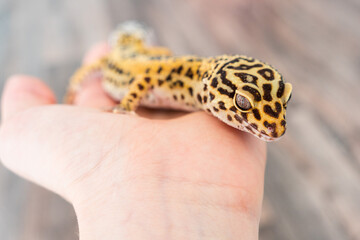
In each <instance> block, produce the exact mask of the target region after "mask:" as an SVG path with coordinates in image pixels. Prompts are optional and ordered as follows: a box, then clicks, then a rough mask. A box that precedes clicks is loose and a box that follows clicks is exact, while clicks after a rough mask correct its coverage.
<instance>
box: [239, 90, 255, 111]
mask: <svg viewBox="0 0 360 240" xmlns="http://www.w3.org/2000/svg"><path fill="white" fill-rule="evenodd" d="M235 103H236V104H235V105H236V107H237V108H238V109H239V110H240V111H243V112H247V111H249V110H250V109H251V108H252V105H251V103H250V101H249V99H247V98H246V97H245V96H243V95H240V94H239V93H237V94H236V97H235Z"/></svg>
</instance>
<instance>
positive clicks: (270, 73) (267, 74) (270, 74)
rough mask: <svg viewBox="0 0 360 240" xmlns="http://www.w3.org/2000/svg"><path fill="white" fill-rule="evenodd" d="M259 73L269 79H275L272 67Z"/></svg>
mask: <svg viewBox="0 0 360 240" xmlns="http://www.w3.org/2000/svg"><path fill="white" fill-rule="evenodd" d="M258 73H259V74H260V75H261V76H262V77H263V78H265V79H266V80H268V81H272V80H274V72H273V70H271V69H270V68H264V69H261V70H259V71H258Z"/></svg>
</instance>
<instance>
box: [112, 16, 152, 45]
mask: <svg viewBox="0 0 360 240" xmlns="http://www.w3.org/2000/svg"><path fill="white" fill-rule="evenodd" d="M155 40H156V39H155V34H154V31H153V29H152V28H150V27H148V26H147V25H146V24H144V23H142V22H139V21H135V20H130V21H126V22H123V23H121V24H119V25H118V26H117V28H116V29H115V30H114V31H113V32H112V33H111V34H110V37H109V45H110V46H112V47H116V46H119V45H131V44H136V42H138V41H141V42H143V43H145V44H146V45H154V44H155V43H156V41H155Z"/></svg>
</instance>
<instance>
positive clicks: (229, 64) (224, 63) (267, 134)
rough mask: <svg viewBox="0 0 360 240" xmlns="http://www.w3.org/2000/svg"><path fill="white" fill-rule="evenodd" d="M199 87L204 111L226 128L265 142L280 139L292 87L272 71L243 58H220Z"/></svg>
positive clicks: (251, 59) (284, 127)
mask: <svg viewBox="0 0 360 240" xmlns="http://www.w3.org/2000/svg"><path fill="white" fill-rule="evenodd" d="M203 83H204V84H205V85H207V87H206V89H207V91H206V94H208V99H209V101H208V102H207V104H206V108H207V109H208V111H209V112H211V113H212V114H213V115H214V116H216V117H218V118H219V119H220V120H222V121H223V122H225V123H226V124H228V125H230V126H232V127H234V128H237V129H240V130H243V131H246V132H249V133H251V134H253V135H254V136H256V137H258V138H260V139H262V140H265V141H274V140H277V139H279V138H280V137H281V136H282V135H284V133H285V130H286V120H285V115H286V107H287V104H288V102H289V100H290V98H291V92H292V85H291V84H290V83H285V82H284V81H283V78H282V76H281V75H280V73H279V72H278V71H277V70H275V69H274V68H273V67H271V66H269V65H267V64H265V63H263V62H261V61H259V60H256V59H253V58H248V57H245V56H222V57H219V58H218V59H216V60H215V63H214V68H213V70H212V72H211V74H209V76H208V77H207V78H204V79H203Z"/></svg>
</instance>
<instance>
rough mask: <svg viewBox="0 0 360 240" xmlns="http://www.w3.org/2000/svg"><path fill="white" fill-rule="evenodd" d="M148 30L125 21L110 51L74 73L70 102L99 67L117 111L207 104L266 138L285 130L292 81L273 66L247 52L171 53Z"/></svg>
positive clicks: (218, 114)
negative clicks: (152, 42)
mask: <svg viewBox="0 0 360 240" xmlns="http://www.w3.org/2000/svg"><path fill="white" fill-rule="evenodd" d="M145 35H146V30H145V29H144V28H143V27H142V26H141V25H138V24H134V23H131V24H129V23H127V24H124V25H122V26H121V27H120V29H119V30H118V31H117V33H116V37H115V40H114V41H113V44H112V45H113V47H112V51H111V52H110V53H109V54H108V55H107V56H105V57H104V58H102V59H100V60H99V61H98V62H96V63H94V64H91V65H88V66H84V67H82V68H80V69H79V70H78V71H77V72H76V73H75V74H74V76H73V77H72V79H71V81H70V86H69V91H68V95H67V102H69V103H71V102H72V99H73V96H74V93H75V92H76V91H77V90H78V89H79V87H80V85H81V83H82V82H83V80H84V79H85V77H86V76H87V75H88V74H89V73H91V72H94V71H101V73H102V75H103V80H102V85H103V88H104V90H105V91H106V92H107V93H108V94H109V95H110V96H111V97H112V98H114V99H115V100H118V101H119V102H120V103H119V104H118V105H117V106H116V107H115V112H124V111H125V112H131V111H135V110H136V108H137V107H138V106H139V105H142V106H147V107H152V108H173V109H181V110H186V111H198V110H204V111H206V112H208V113H210V114H212V115H214V116H215V117H217V118H219V119H220V120H221V121H223V122H225V123H226V124H228V125H230V126H232V127H234V128H236V129H239V130H242V131H246V132H249V133H251V134H252V135H254V136H256V137H258V138H260V139H262V140H265V141H273V140H276V139H278V138H279V137H281V136H282V135H283V134H284V133H285V130H286V121H285V115H286V107H287V104H288V101H289V100H290V97H291V92H292V86H291V84H290V83H285V82H284V81H283V78H282V76H281V75H280V73H279V72H278V71H277V70H275V69H274V68H273V67H271V66H270V65H268V64H266V63H264V62H261V61H259V60H256V59H254V58H250V57H246V56H243V55H234V56H230V55H223V56H217V57H212V58H200V57H196V56H182V57H180V56H179V57H177V56H172V54H171V52H170V51H169V50H168V49H166V48H163V47H154V46H147V45H146V44H145Z"/></svg>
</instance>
